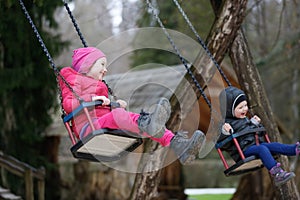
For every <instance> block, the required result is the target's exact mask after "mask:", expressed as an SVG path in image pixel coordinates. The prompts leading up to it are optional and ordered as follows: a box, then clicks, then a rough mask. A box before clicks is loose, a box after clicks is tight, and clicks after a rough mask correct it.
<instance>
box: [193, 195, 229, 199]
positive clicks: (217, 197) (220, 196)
mask: <svg viewBox="0 0 300 200" xmlns="http://www.w3.org/2000/svg"><path fill="white" fill-rule="evenodd" d="M231 197H232V194H199V195H189V200H230V199H231Z"/></svg>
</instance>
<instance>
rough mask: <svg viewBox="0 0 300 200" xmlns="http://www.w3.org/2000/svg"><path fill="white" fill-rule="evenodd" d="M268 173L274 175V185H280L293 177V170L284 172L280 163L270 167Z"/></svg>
mask: <svg viewBox="0 0 300 200" xmlns="http://www.w3.org/2000/svg"><path fill="white" fill-rule="evenodd" d="M270 174H271V175H272V176H273V177H274V183H275V185H276V186H280V185H282V184H284V183H286V182H287V181H289V180H290V179H292V178H293V177H295V174H294V172H286V171H284V170H283V169H282V168H281V167H280V163H277V164H276V165H275V166H274V167H272V169H270Z"/></svg>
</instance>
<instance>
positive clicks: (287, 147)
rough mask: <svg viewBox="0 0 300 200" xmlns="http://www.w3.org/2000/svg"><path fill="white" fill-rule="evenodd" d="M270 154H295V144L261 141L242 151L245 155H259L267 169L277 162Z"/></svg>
mask: <svg viewBox="0 0 300 200" xmlns="http://www.w3.org/2000/svg"><path fill="white" fill-rule="evenodd" d="M272 154H281V155H286V156H295V155H296V144H282V143H278V142H271V143H261V144H260V145H252V146H250V147H248V148H247V149H246V150H245V151H244V155H245V156H246V157H249V156H253V155H255V156H257V157H259V158H260V159H261V161H262V163H263V164H264V166H265V167H266V168H267V169H268V170H270V169H272V167H274V166H275V165H276V163H277V162H276V160H275V159H274V158H273V156H272Z"/></svg>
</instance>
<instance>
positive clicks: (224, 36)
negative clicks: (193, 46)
mask: <svg viewBox="0 0 300 200" xmlns="http://www.w3.org/2000/svg"><path fill="white" fill-rule="evenodd" d="M246 4H247V0H226V1H225V2H224V4H223V6H222V9H221V10H220V15H219V18H218V19H217V20H216V21H215V23H214V25H213V27H212V29H211V33H210V34H209V37H208V38H207V41H209V43H208V45H207V46H208V48H209V51H210V52H211V53H212V55H214V57H215V58H216V61H217V62H218V63H220V62H221V61H222V60H223V58H224V55H225V53H226V51H227V49H228V48H229V46H230V45H231V43H232V41H233V39H234V38H235V35H236V32H237V30H239V28H240V25H241V23H242V21H243V19H244V16H245V11H246ZM192 71H193V74H194V75H195V77H196V78H197V80H198V82H199V83H200V85H201V86H202V88H205V87H206V86H207V83H208V82H209V81H210V80H211V79H212V77H213V76H214V73H215V66H214V64H213V62H212V60H211V59H210V58H209V57H208V56H207V55H206V54H201V55H199V56H198V58H197V60H196V61H195V63H194V66H193V67H192ZM198 96H200V91H199V90H198V89H197V87H196V86H195V84H194V83H193V81H192V78H191V77H190V76H189V75H186V76H185V78H184V80H182V81H181V82H180V84H179V86H178V87H177V89H176V91H175V93H174V95H173V96H172V97H171V99H170V102H171V106H172V113H171V117H170V120H169V121H168V124H167V127H168V128H170V129H171V130H178V129H179V128H180V124H181V122H182V121H183V119H184V118H185V117H186V115H187V113H189V112H190V111H191V109H192V108H193V106H194V104H195V102H197V101H198V99H197V98H195V97H198ZM191 97H194V98H191ZM199 112H200V110H199ZM219 116H220V115H218V113H217V114H216V115H215V116H214V117H216V118H217V119H216V120H219V119H218V117H219ZM209 117H211V119H212V118H213V116H209ZM211 122H212V120H211ZM210 125H212V126H211V127H212V129H214V128H215V129H214V130H210V131H209V130H208V131H209V132H211V133H213V134H214V135H209V134H207V141H209V143H208V145H207V146H206V147H207V148H206V147H205V148H203V149H204V150H205V151H206V152H204V153H203V154H202V155H203V156H205V154H207V153H209V151H210V150H211V149H212V148H213V146H214V145H212V144H213V142H214V141H213V140H215V139H216V134H217V133H218V132H217V131H216V129H217V128H218V127H217V124H210ZM146 145H147V146H149V148H150V149H151V151H154V150H157V149H158V148H159V145H158V144H157V143H156V142H154V141H150V140H148V141H147V142H146ZM166 151H167V148H164V150H163V151H161V155H160V156H155V157H153V158H151V160H147V162H145V160H144V158H142V159H141V162H140V170H142V169H147V166H148V164H149V163H152V164H153V163H156V164H155V165H156V166H163V163H164V161H165V155H166ZM143 157H144V156H143ZM170 173H172V172H170ZM173 174H174V173H173ZM160 175H161V170H153V171H150V172H145V173H139V174H137V176H136V180H135V184H134V187H133V188H132V193H131V195H130V199H136V200H138V199H144V200H148V199H149V200H150V199H153V198H154V197H155V196H157V194H158V192H157V188H158V183H159V178H160ZM174 176H178V174H174Z"/></svg>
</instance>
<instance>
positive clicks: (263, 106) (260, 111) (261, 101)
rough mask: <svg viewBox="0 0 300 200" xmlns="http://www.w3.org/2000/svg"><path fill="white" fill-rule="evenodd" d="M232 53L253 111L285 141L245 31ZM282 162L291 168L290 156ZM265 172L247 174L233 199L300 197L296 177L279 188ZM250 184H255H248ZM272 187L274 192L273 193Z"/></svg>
mask: <svg viewBox="0 0 300 200" xmlns="http://www.w3.org/2000/svg"><path fill="white" fill-rule="evenodd" d="M229 56H230V58H231V62H232V64H233V66H234V69H235V71H236V74H237V76H238V80H239V83H240V85H241V88H242V89H243V90H244V91H245V93H246V94H249V95H248V100H249V103H250V111H251V112H252V113H255V114H257V115H259V116H260V118H261V119H262V122H263V124H264V125H265V127H266V129H267V131H268V132H269V136H270V139H271V141H278V142H281V137H280V135H279V131H278V127H277V125H276V123H275V118H274V115H273V112H272V110H271V106H270V103H269V101H268V98H267V95H266V92H265V90H264V87H263V83H262V81H261V78H260V75H259V72H258V70H257V68H256V67H255V64H254V63H253V59H252V55H251V52H250V50H249V47H248V44H247V41H246V38H245V36H244V34H243V31H242V30H239V31H238V34H237V37H236V38H235V40H234V43H233V45H232V47H231V49H230V51H229ZM278 161H279V162H280V163H281V164H282V165H283V168H284V169H288V166H289V165H288V160H287V157H286V156H280V158H279V159H278ZM261 173H262V172H260V171H258V172H256V173H253V174H251V175H247V177H248V178H244V177H243V178H242V179H241V181H240V183H239V187H238V189H237V192H236V193H235V194H234V197H233V199H253V198H255V199H257V200H260V199H264V200H268V199H270V200H271V199H274V198H275V199H281V200H284V199H286V200H287V199H299V194H298V190H297V188H296V185H295V182H294V180H292V181H289V182H288V183H287V184H284V185H283V186H281V187H279V188H275V187H274V186H271V185H270V184H271V182H268V184H266V182H265V180H264V179H266V177H267V175H268V173H266V172H265V173H264V175H263V176H262V175H261ZM249 177H251V178H249ZM267 178H269V177H267ZM254 180H258V181H254ZM249 185H254V186H255V187H254V188H251V187H248V186H249ZM250 190H251V191H250ZM270 190H272V191H273V192H270ZM245 194H247V195H245ZM248 195H250V197H251V198H249V196H248Z"/></svg>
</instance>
